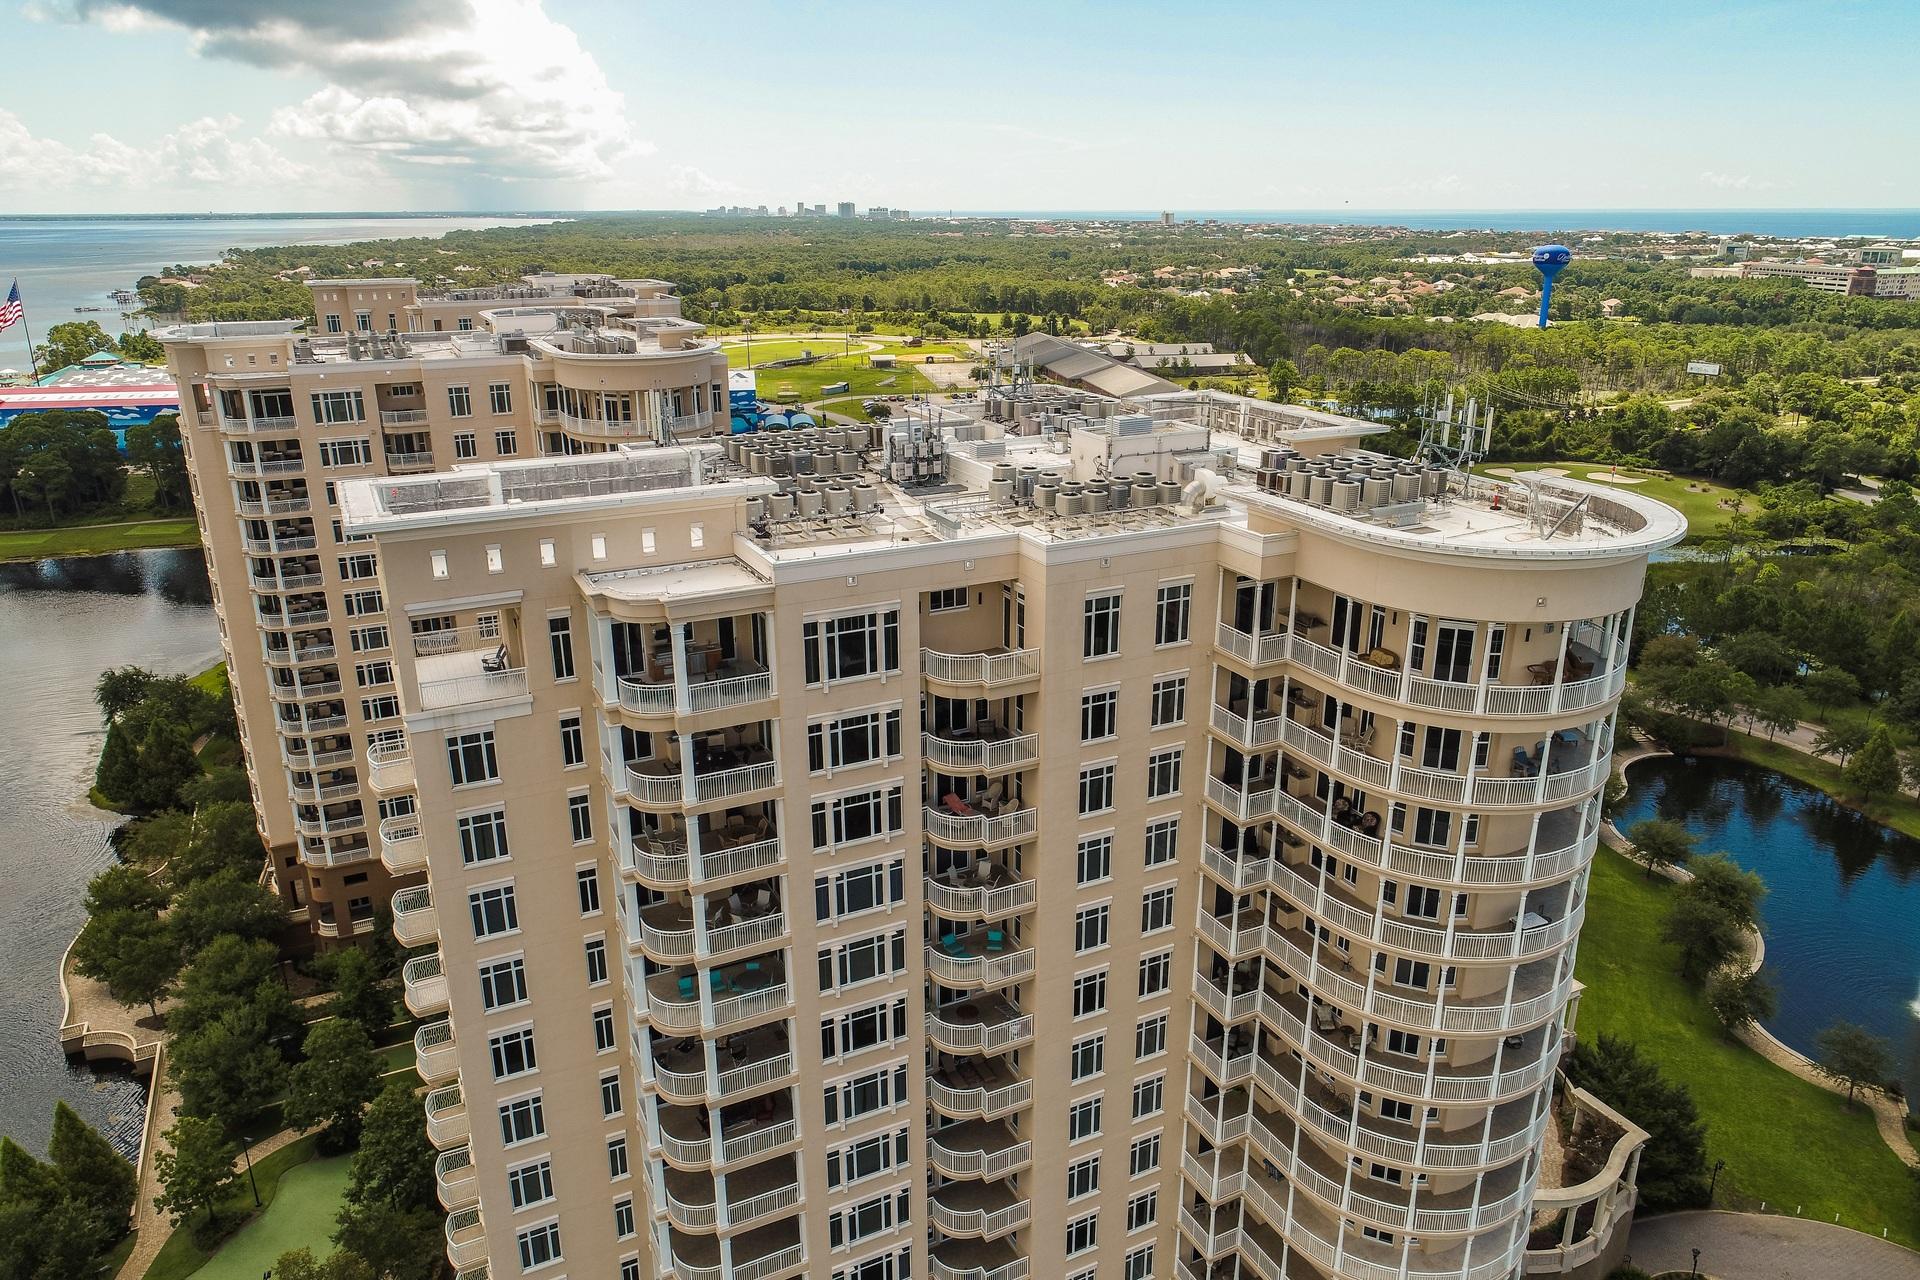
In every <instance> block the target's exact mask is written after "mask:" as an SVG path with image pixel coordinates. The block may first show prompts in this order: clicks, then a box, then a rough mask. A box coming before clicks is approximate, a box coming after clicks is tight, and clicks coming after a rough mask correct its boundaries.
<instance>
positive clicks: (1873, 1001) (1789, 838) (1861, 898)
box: [1615, 756, 1920, 1105]
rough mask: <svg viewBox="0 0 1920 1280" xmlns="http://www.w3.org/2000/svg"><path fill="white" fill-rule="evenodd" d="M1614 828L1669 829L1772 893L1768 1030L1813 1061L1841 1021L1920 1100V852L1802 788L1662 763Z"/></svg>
mask: <svg viewBox="0 0 1920 1280" xmlns="http://www.w3.org/2000/svg"><path fill="white" fill-rule="evenodd" d="M1628 779H1629V781H1630V782H1631V783H1632V789H1631V791H1630V792H1629V793H1628V796H1627V800H1626V804H1625V806H1624V809H1623V812H1622V813H1621V815H1620V816H1619V817H1618V818H1617V819H1616V820H1615V824H1616V825H1617V826H1618V827H1619V828H1620V829H1621V830H1623V831H1624V830H1626V829H1627V828H1628V827H1630V826H1632V825H1633V824H1634V823H1635V822H1638V821H1640V820H1641V819H1642V818H1648V817H1660V818H1672V819H1674V820H1676V821H1678V822H1682V823H1684V824H1686V826H1687V829H1688V830H1690V831H1692V832H1693V833H1694V834H1696V835H1697V836H1699V837H1700V845H1699V847H1700V850H1701V851H1702V852H1706V853H1711V852H1724V853H1726V854H1727V856H1728V857H1730V858H1732V859H1733V860H1734V861H1735V862H1737V863H1739V864H1740V865H1741V866H1742V867H1745V868H1747V869H1748V870H1750V871H1756V872H1758V873H1759V874H1760V877H1761V878H1762V879H1764V880H1765V881H1766V882H1767V888H1768V890H1769V892H1768V894H1767V897H1766V900H1765V902H1764V903H1763V904H1762V906H1761V916H1762V919H1763V921H1764V923H1765V926H1766V937H1767V961H1766V974H1767V976H1768V977H1769V978H1770V979H1771V980H1772V982H1773V985H1774V987H1775V988H1776V990H1778V992H1779V995H1780V1011H1779V1014H1778V1016H1776V1017H1775V1018H1774V1019H1773V1020H1772V1021H1771V1022H1770V1023H1768V1029H1769V1030H1771V1031H1772V1032H1773V1033H1774V1034H1775V1035H1777V1036H1779V1037H1780V1038H1781V1039H1782V1040H1784V1041H1785V1042H1786V1043H1787V1044H1789V1045H1791V1046H1793V1047H1794V1048H1795V1049H1798V1050H1799V1051H1800V1052H1802V1053H1805V1054H1808V1055H1810V1056H1812V1055H1814V1053H1815V1047H1814V1037H1815V1036H1817V1035H1818V1034H1819V1033H1820V1032H1821V1031H1822V1030H1824V1029H1825V1028H1827V1027H1828V1026H1830V1025H1831V1024H1832V1023H1833V1022H1834V1021H1836V1020H1838V1019H1842V1018H1844V1019H1846V1020H1847V1021H1848V1022H1854V1023H1858V1024H1859V1025H1861V1026H1863V1027H1866V1028H1867V1029H1869V1030H1871V1031H1872V1032H1874V1033H1875V1034H1876V1035H1880V1036H1884V1037H1885V1038H1886V1039H1887V1040H1888V1041H1890V1042H1891V1043H1892V1045H1893V1048H1894V1052H1895V1054H1896V1056H1897V1057H1898V1059H1899V1062H1900V1075H1901V1078H1902V1079H1903V1080H1904V1081H1905V1082H1906V1087H1907V1097H1908V1099H1909V1104H1910V1105H1911V1104H1912V1101H1913V1100H1914V1099H1915V1098H1916V1097H1920V840H1914V839H1911V838H1909V837H1907V836H1904V835H1901V834H1900V833H1899V832H1896V831H1892V830H1889V829H1888V828H1886V827H1883V826H1881V825H1880V824H1879V823H1877V822H1874V821H1873V820H1871V819H1869V818H1867V817H1865V816H1864V815H1862V814H1859V813H1856V812H1855V811H1854V810H1852V809H1848V808H1846V807H1845V806H1843V805H1840V804H1836V803H1835V802H1834V800H1833V799H1832V798H1831V797H1829V796H1828V795H1826V794H1825V793H1824V792H1822V791H1820V790H1818V789H1817V788H1814V787H1809V786H1807V785H1805V784H1804V783H1801V782H1798V781H1796V780H1795V779H1793V778H1789V777H1787V776H1786V775H1784V774H1780V773H1776V772H1774V771H1773V770H1771V769H1762V768H1759V767H1757V766H1754V765H1749V764H1745V763H1743V762H1741V761H1738V760H1727V759H1722V758H1720V757H1715V756H1701V757H1697V758H1695V759H1692V760H1682V759H1678V758H1675V757H1671V756H1668V757H1659V758H1655V759H1650V760H1644V761H1642V762H1640V763H1638V764H1636V765H1634V766H1632V768H1631V769H1630V770H1629V771H1628Z"/></svg>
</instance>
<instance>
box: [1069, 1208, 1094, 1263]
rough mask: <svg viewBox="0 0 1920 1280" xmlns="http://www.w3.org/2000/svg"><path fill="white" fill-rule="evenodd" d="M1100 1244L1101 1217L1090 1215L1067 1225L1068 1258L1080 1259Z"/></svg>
mask: <svg viewBox="0 0 1920 1280" xmlns="http://www.w3.org/2000/svg"><path fill="white" fill-rule="evenodd" d="M1099 1243H1100V1215H1099V1213H1097V1212H1095V1213H1089V1214H1087V1215H1086V1216H1085V1217H1080V1218H1075V1219H1074V1220H1073V1221H1072V1222H1069V1223H1068V1224H1067V1256H1068V1257H1069V1258H1074V1257H1078V1256H1079V1255H1080V1254H1083V1253H1085V1252H1087V1250H1089V1249H1092V1248H1093V1247H1095V1246H1096V1245H1098V1244H1099Z"/></svg>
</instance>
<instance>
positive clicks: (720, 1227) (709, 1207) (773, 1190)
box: [661, 1155, 800, 1233]
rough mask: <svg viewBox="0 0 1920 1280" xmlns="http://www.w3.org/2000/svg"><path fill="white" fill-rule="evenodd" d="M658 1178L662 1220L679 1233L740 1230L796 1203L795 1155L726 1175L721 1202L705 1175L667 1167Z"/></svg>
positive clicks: (797, 1194) (797, 1195) (775, 1214)
mask: <svg viewBox="0 0 1920 1280" xmlns="http://www.w3.org/2000/svg"><path fill="white" fill-rule="evenodd" d="M661 1181H662V1183H663V1185H662V1187H661V1191H662V1195H661V1199H662V1200H663V1201H664V1202H665V1203H664V1206H663V1207H664V1208H665V1210H666V1214H667V1221H668V1222H670V1223H672V1224H673V1225H674V1226H676V1227H678V1228H680V1229H681V1230H683V1231H692V1232H703V1233H711V1232H714V1231H742V1230H746V1229H747V1228H750V1227H754V1226H758V1225H759V1224H761V1223H764V1222H768V1221H771V1220H772V1219H774V1218H776V1217H780V1216H783V1215H785V1214H787V1213H789V1212H790V1211H791V1210H792V1209H794V1208H795V1207H796V1206H797V1205H798V1204H799V1203H800V1166H799V1158H798V1157H797V1156H794V1155H784V1156H776V1157H775V1158H774V1159H772V1160H763V1161H761V1162H760V1163H759V1164H755V1165H749V1166H747V1167H746V1168H744V1169H742V1170H740V1171H739V1172H738V1173H730V1174H728V1175H727V1194H726V1199H725V1201H724V1203H723V1202H722V1201H721V1199H720V1197H719V1195H718V1187H717V1184H716V1183H715V1181H714V1178H713V1175H712V1174H710V1173H686V1172H682V1171H681V1170H679V1169H673V1168H669V1169H668V1170H667V1171H666V1176H665V1177H664V1178H663V1179H662V1180H661Z"/></svg>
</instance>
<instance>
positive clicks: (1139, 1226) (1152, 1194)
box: [1127, 1190, 1160, 1233]
mask: <svg viewBox="0 0 1920 1280" xmlns="http://www.w3.org/2000/svg"><path fill="white" fill-rule="evenodd" d="M1159 1217H1160V1192H1159V1191H1158V1190H1152V1191H1142V1192H1141V1193H1140V1194H1139V1195H1137V1196H1135V1197H1133V1199H1131V1200H1129V1201H1127V1231H1128V1232H1129V1233H1132V1232H1135V1231H1144V1230H1146V1229H1147V1228H1148V1227H1150V1226H1152V1225H1153V1224H1154V1223H1155V1222H1156V1221H1158V1220H1159Z"/></svg>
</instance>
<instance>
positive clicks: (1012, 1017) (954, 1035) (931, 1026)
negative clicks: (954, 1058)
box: [927, 994, 1034, 1054]
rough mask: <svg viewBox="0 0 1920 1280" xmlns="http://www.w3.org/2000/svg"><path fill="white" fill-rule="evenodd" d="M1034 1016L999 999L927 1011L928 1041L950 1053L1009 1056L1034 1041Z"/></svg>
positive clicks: (987, 997) (984, 998)
mask: <svg viewBox="0 0 1920 1280" xmlns="http://www.w3.org/2000/svg"><path fill="white" fill-rule="evenodd" d="M1033 1031H1034V1022H1033V1015H1032V1014H1030V1013H1021V1012H1020V1011H1019V1010H1018V1009H1016V1008H1015V1007H1014V1006H1013V1005H1012V1004H1011V1003H1009V1002H1008V1001H1006V1000H1004V999H1002V998H1001V997H1000V996H998V995H991V994H989V995H984V996H980V997H978V998H976V999H973V1000H961V1001H957V1002H955V1003H953V1004H948V1005H943V1006H941V1007H940V1008H939V1009H937V1010H933V1009H930V1010H928V1011H927V1039H929V1040H931V1041H933V1043H934V1044H935V1045H937V1046H938V1047H940V1048H942V1049H945V1050H946V1051H947V1052H949V1053H962V1054H973V1053H1005V1052H1006V1051H1007V1050H1009V1049H1016V1048H1018V1047H1019V1046H1021V1045H1023V1044H1027V1043H1029V1042H1030V1041H1031V1040H1032V1039H1033Z"/></svg>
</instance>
